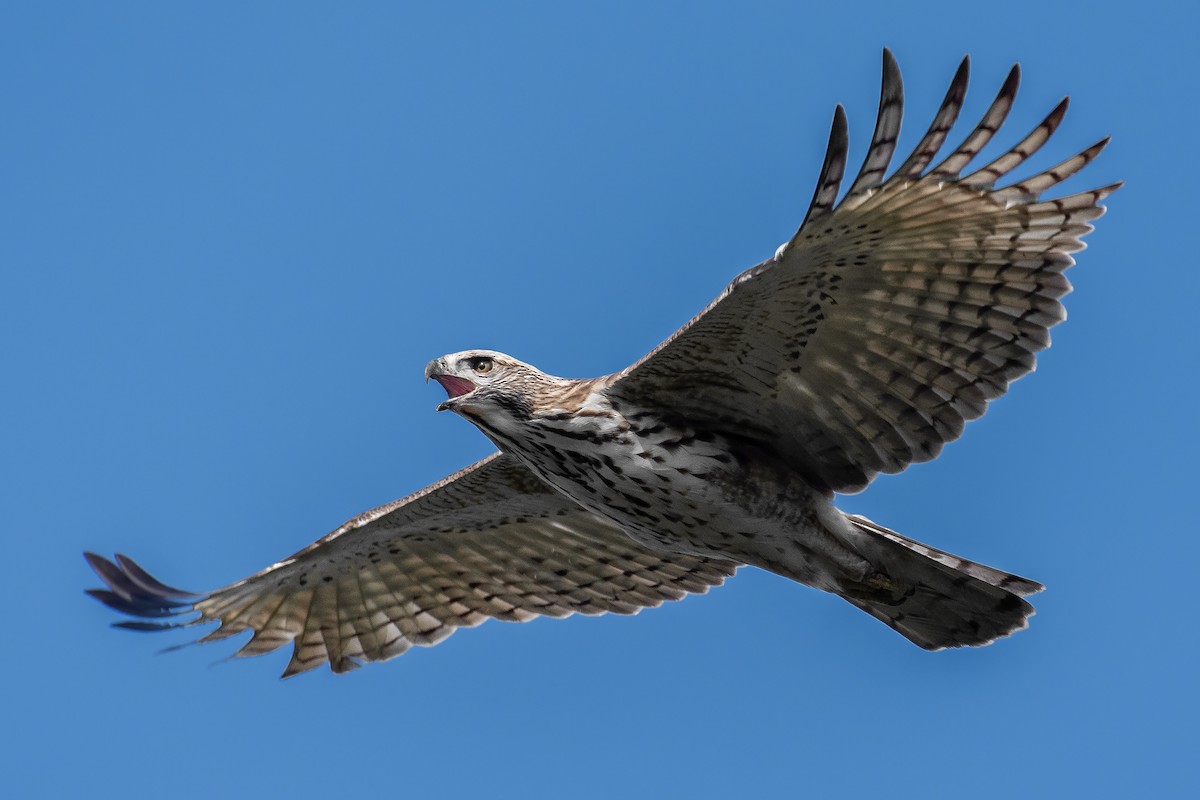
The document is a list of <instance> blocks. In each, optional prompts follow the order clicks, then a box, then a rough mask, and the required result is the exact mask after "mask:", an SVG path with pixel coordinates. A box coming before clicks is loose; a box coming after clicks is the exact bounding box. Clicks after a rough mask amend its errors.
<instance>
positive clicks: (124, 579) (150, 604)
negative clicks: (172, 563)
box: [83, 551, 200, 630]
mask: <svg viewBox="0 0 1200 800" xmlns="http://www.w3.org/2000/svg"><path fill="white" fill-rule="evenodd" d="M83 557H84V558H85V559H86V560H87V562H88V565H89V566H91V568H92V570H93V571H95V573H96V575H97V576H99V578H100V580H102V581H104V583H105V584H106V585H107V587H108V588H107V589H85V590H84V592H85V594H88V595H90V596H91V597H94V598H95V599H96V600H99V601H100V602H101V603H103V604H104V605H106V606H108V607H109V608H112V609H114V610H116V611H120V612H121V613H123V614H129V615H130V616H133V617H143V618H146V617H150V618H153V617H172V616H176V615H178V614H186V613H188V612H189V611H191V610H192V601H193V600H195V599H198V598H199V597H200V595H197V594H194V593H192V592H185V591H182V590H180V589H175V588H174V587H171V586H167V585H166V584H165V583H162V582H161V581H159V580H157V579H155V578H153V577H151V576H150V574H149V573H147V572H146V571H145V570H144V569H142V568H141V567H139V566H138V565H137V564H136V563H135V562H134V561H133V560H132V559H130V558H128V557H127V556H123V555H117V557H116V558H117V561H116V563H114V562H112V561H109V560H108V559H107V558H105V557H104V556H101V555H98V554H96V553H92V552H88V551H85V552H84V554H83ZM117 627H124V628H130V629H132V630H162V629H164V628H168V627H173V625H171V624H163V623H133V622H131V623H117Z"/></svg>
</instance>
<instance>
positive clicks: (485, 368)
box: [471, 358, 494, 375]
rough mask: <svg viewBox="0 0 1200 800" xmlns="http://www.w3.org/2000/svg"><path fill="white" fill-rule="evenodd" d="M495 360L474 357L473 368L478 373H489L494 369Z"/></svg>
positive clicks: (472, 360)
mask: <svg viewBox="0 0 1200 800" xmlns="http://www.w3.org/2000/svg"><path fill="white" fill-rule="evenodd" d="M493 366H494V362H493V361H492V360H491V359H490V358H472V359H471V369H472V370H473V371H474V372H475V374H476V375H487V374H488V373H489V372H491V371H492V367H493Z"/></svg>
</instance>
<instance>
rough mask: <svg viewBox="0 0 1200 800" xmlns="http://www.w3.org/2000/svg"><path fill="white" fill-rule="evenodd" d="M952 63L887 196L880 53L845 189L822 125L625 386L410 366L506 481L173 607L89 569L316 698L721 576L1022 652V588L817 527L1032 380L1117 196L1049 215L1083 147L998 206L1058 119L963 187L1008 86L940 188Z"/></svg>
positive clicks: (835, 146)
mask: <svg viewBox="0 0 1200 800" xmlns="http://www.w3.org/2000/svg"><path fill="white" fill-rule="evenodd" d="M967 71H968V70H967V62H966V60H964V61H963V64H962V66H960V68H959V70H958V72H957V74H956V75H955V77H954V80H953V81H952V83H951V86H950V89H949V90H948V91H947V93H946V96H945V99H944V101H943V103H942V106H941V108H940V109H939V111H938V112H937V114H936V115H935V118H934V120H933V123H932V124H931V125H930V127H929V129H928V131H927V132H926V134H925V135H924V137H923V138H922V139H921V141H920V142H919V143H918V145H917V147H916V149H915V150H914V152H913V153H912V154H911V155H910V156H909V157H908V158H907V159H906V160H905V161H904V163H903V164H902V165H901V166H900V167H899V168H898V169H897V170H896V171H895V172H893V173H892V174H891V176H890V177H887V168H888V164H889V162H890V161H891V157H892V155H893V151H894V150H895V145H896V139H897V135H898V133H899V127H900V119H901V115H902V106H903V92H902V90H901V83H900V74H899V70H898V69H897V67H896V64H895V61H894V59H893V58H892V56H891V54H890V53H889V52H887V51H885V52H884V70H883V91H882V96H881V99H880V107H879V117H878V121H877V123H876V127H875V134H874V136H873V138H872V142H871V145H870V148H869V150H868V153H867V156H866V159H865V161H864V163H863V166H862V168H861V170H860V171H859V173H858V175H857V177H855V179H854V180H853V182H852V183H851V186H850V189H849V190H848V192H847V194H846V196H845V197H843V198H842V199H841V201H840V202H837V197H838V190H839V187H840V184H841V181H842V177H843V174H844V172H845V166H846V149H847V135H846V121H845V114H844V113H843V112H842V109H841V107H840V106H839V107H838V109H837V111H836V113H835V115H834V123H833V130H832V133H831V135H830V141H829V150H828V153H827V155H826V157H825V162H824V165H823V167H822V170H821V174H820V177H819V179H818V182H817V189H816V192H815V194H814V197H813V201H812V204H811V206H810V209H809V211H808V213H807V214H806V216H805V218H804V223H803V224H802V225H801V227H800V229H799V230H798V231H797V233H796V235H795V236H794V237H793V238H792V239H791V240H790V241H789V242H788V243H786V244H785V245H784V246H782V247H780V248H779V250H778V251H777V252H776V254H775V257H774V258H772V259H770V260H768V261H765V262H763V263H762V264H759V265H758V266H756V267H753V268H751V269H749V270H747V271H746V272H744V273H742V274H741V275H740V276H738V277H737V278H736V279H734V281H733V282H732V283H731V284H730V285H729V287H728V288H727V289H726V290H725V291H724V292H723V293H722V294H721V295H720V296H719V297H718V298H717V299H716V300H714V301H713V303H712V304H711V305H709V307H708V308H706V309H705V310H704V311H703V312H701V313H700V314H699V315H698V316H697V317H695V318H694V319H692V320H691V321H690V322H688V323H687V324H686V325H684V326H683V328H681V329H680V330H679V331H678V332H677V333H675V334H674V335H673V336H672V337H671V338H670V339H668V340H667V341H666V342H664V343H663V344H661V345H660V346H659V347H657V348H655V349H654V350H653V351H652V352H651V353H650V354H649V355H647V356H646V357H645V358H643V359H641V360H640V361H638V362H637V363H635V364H633V365H632V366H630V367H629V368H628V369H626V370H624V371H622V372H620V373H617V374H614V375H608V376H604V377H601V378H595V379H590V380H582V381H578V380H568V379H563V378H556V377H553V376H549V375H545V374H543V373H542V372H540V371H539V370H537V369H536V368H534V367H532V366H529V365H528V364H524V363H522V362H520V361H518V360H516V359H514V358H511V357H509V356H506V355H503V354H501V353H495V352H492V351H486V350H475V351H467V352H464V353H455V354H452V355H449V356H445V357H443V358H440V359H437V360H436V361H433V362H431V363H430V364H429V366H428V367H427V369H426V377H427V378H434V379H436V380H437V381H438V382H439V383H441V384H442V385H443V387H444V388H445V389H446V391H447V394H448V395H449V397H448V399H447V400H446V401H445V402H444V403H442V404H441V405H440V406H439V409H446V410H452V411H454V412H456V413H458V414H460V415H461V416H463V417H464V418H466V419H468V420H469V421H471V422H472V423H474V424H475V425H476V426H477V427H478V428H479V429H480V430H481V431H483V433H484V434H485V435H487V436H488V437H489V438H490V439H491V440H492V441H493V442H494V443H495V444H496V445H497V446H498V447H499V448H500V450H501V451H503V454H500V455H495V456H492V457H490V458H488V459H485V460H484V461H481V462H479V463H478V464H476V465H474V466H472V467H468V468H467V469H465V470H463V471H462V472H459V473H457V474H456V475H452V476H450V477H449V478H447V479H445V480H444V481H441V482H440V483H438V484H435V485H434V486H431V487H429V488H427V489H425V490H423V491H421V492H418V493H417V494H415V495H412V496H410V497H407V498H404V499H403V500H398V501H396V502H395V503H391V504H388V505H386V506H382V507H380V508H377V509H375V510H373V511H370V512H367V513H366V514H363V515H361V516H359V517H357V518H355V519H353V520H351V521H350V522H348V523H346V524H345V525H343V526H342V527H341V528H339V529H338V530H336V531H334V532H333V533H331V534H330V535H329V536H326V537H325V538H323V539H321V540H319V541H318V542H316V543H314V544H313V545H311V546H310V547H308V548H305V549H304V550H302V551H300V552H299V553H297V554H295V555H294V556H292V557H290V558H288V559H285V560H283V561H281V562H279V563H278V564H275V565H272V566H271V567H269V568H267V569H266V570H264V571H262V572H260V573H258V574H257V575H253V576H251V577H249V578H247V579H245V580H243V581H240V582H238V583H235V584H233V585H231V586H228V587H226V588H224V589H219V590H217V591H215V592H211V593H208V594H204V595H193V594H190V593H187V592H183V591H180V590H177V589H173V588H171V587H169V586H166V585H164V584H162V583H160V582H158V581H157V580H155V579H154V578H152V577H150V576H149V575H148V574H147V573H146V572H145V571H144V570H142V569H141V568H140V567H138V566H137V565H136V564H135V563H134V562H132V561H131V560H129V559H127V558H125V557H122V556H118V557H117V561H116V562H115V563H114V562H110V561H108V560H106V559H103V558H101V557H99V556H95V555H91V554H89V555H88V558H89V561H90V562H91V563H92V565H93V567H94V568H95V569H96V571H97V573H98V574H99V575H100V576H101V578H103V579H104V581H105V582H106V583H107V584H108V587H109V588H108V589H104V590H93V591H92V594H94V595H95V596H96V597H97V598H98V599H100V600H102V601H103V602H105V603H108V604H109V605H111V606H113V607H114V608H117V609H118V610H121V611H124V612H127V613H129V614H131V615H134V616H140V617H147V618H155V617H173V616H175V615H177V614H183V613H187V612H197V616H196V617H195V618H192V619H190V620H187V621H184V622H175V621H167V622H161V623H159V622H126V623H119V624H121V625H123V626H124V627H131V628H137V629H141V630H146V629H160V628H170V627H178V626H180V625H193V624H198V623H204V622H219V623H220V627H219V628H217V630H215V631H213V632H212V633H210V634H208V635H207V636H205V637H204V638H203V639H202V641H211V640H213V639H219V638H224V637H226V636H230V635H233V634H236V633H239V632H242V631H247V630H249V631H252V636H251V639H250V641H249V642H248V643H247V644H246V645H245V646H243V648H242V649H241V650H240V651H238V655H257V654H259V653H264V652H268V651H271V650H274V649H276V648H278V647H281V646H282V645H284V644H287V643H289V642H290V643H292V645H293V656H292V660H291V662H290V663H289V664H288V667H287V670H286V672H285V675H290V674H294V673H297V672H302V671H305V670H308V669H312V668H313V667H316V666H318V665H320V664H322V663H326V662H328V663H329V664H330V666H331V668H332V669H333V670H334V671H336V672H341V671H344V670H347V669H350V668H352V667H354V666H357V665H358V664H359V663H361V662H363V661H379V660H385V659H388V658H392V657H394V656H396V655H399V654H401V653H403V652H404V651H405V650H407V649H408V648H409V647H410V646H412V645H414V644H415V645H430V644H435V643H436V642H438V641H440V640H441V639H443V638H445V637H446V636H447V635H449V634H450V633H451V632H453V630H454V629H455V628H457V627H461V626H471V625H475V624H478V623H479V622H481V621H483V620H484V619H487V618H498V619H506V620H524V619H529V618H531V617H533V616H538V615H544V616H556V617H557V616H566V615H568V614H572V613H584V614H598V613H604V612H615V613H633V612H635V611H637V610H639V609H641V608H644V607H649V606H655V605H658V604H660V603H662V602H663V601H664V600H671V599H678V598H680V597H682V596H684V595H685V594H687V593H689V592H703V591H706V590H707V589H708V587H710V586H715V585H718V584H720V583H721V582H722V581H723V580H724V579H725V578H726V577H728V576H729V575H731V574H733V572H734V570H735V569H736V568H737V567H738V566H740V565H753V566H758V567H761V568H764V569H768V570H771V571H772V572H776V573H778V574H781V575H784V576H787V577H789V578H792V579H794V580H797V581H800V582H802V583H805V584H808V585H811V586H815V587H817V588H819V589H823V590H825V591H830V592H834V593H836V594H838V595H840V596H842V597H844V598H845V599H846V600H848V601H849V602H851V603H852V604H854V605H855V606H857V607H859V608H861V609H863V610H864V611H866V612H867V613H869V614H871V615H872V616H874V617H876V618H877V619H879V620H881V621H883V622H884V623H886V624H887V625H889V626H890V627H892V628H894V629H895V630H897V631H898V632H900V633H901V634H903V635H904V636H905V637H907V638H908V639H910V640H911V641H913V642H915V643H916V644H918V645H920V646H921V647H924V648H927V649H931V650H936V649H941V648H944V647H958V646H963V645H981V644H987V643H988V642H991V641H993V640H994V639H996V638H998V637H1002V636H1006V635H1008V634H1010V633H1012V632H1013V631H1015V630H1019V629H1020V628H1023V627H1024V626H1025V625H1026V622H1027V619H1028V617H1029V616H1030V615H1032V613H1033V609H1032V607H1031V606H1030V605H1029V603H1028V602H1026V601H1025V600H1024V599H1022V597H1023V596H1024V595H1027V594H1030V593H1033V592H1037V591H1039V590H1040V589H1041V588H1042V587H1041V586H1040V584H1037V583H1035V582H1033V581H1029V580H1026V579H1024V578H1020V577H1017V576H1015V575H1010V574H1008V573H1005V572H1001V571H1000V570H996V569H993V568H990V567H985V566H983V565H980V564H976V563H974V562H971V561H967V560H965V559H961V558H958V557H957V556H952V555H949V554H947V553H943V552H941V551H939V550H935V549H933V548H930V547H928V546H925V545H922V544H920V543H918V542H915V541H913V540H911V539H908V538H906V537H904V536H901V535H900V534H898V533H896V532H894V531H890V530H888V529H887V528H883V527H881V526H879V525H876V524H875V523H873V522H871V521H870V520H867V519H864V518H862V517H857V516H852V515H846V514H843V513H842V512H841V511H839V510H838V509H837V508H835V507H834V506H833V504H832V497H833V495H834V493H835V492H854V491H859V490H861V489H863V488H865V487H866V486H867V484H868V483H870V481H871V479H872V478H873V477H874V476H875V475H876V474H878V473H880V472H898V471H900V470H902V469H904V468H905V467H906V466H908V465H909V464H911V463H915V462H919V461H927V460H929V459H931V458H934V457H935V456H936V455H937V454H938V453H939V452H940V451H941V448H942V446H943V445H944V444H945V443H946V442H949V441H952V440H954V439H956V438H958V436H959V435H961V433H962V431H963V427H964V425H965V423H966V422H967V421H969V420H972V419H975V418H977V417H979V416H980V415H982V414H983V413H984V411H985V410H986V408H987V404H988V402H989V401H991V400H993V399H995V398H996V397H998V396H1000V395H1001V394H1003V393H1004V392H1005V391H1007V388H1008V385H1009V384H1010V383H1011V382H1012V381H1014V380H1016V379H1017V378H1019V377H1021V376H1022V375H1024V374H1026V373H1028V372H1030V371H1031V370H1032V369H1033V367H1034V356H1035V354H1036V353H1037V352H1038V351H1040V350H1042V349H1043V348H1045V347H1047V346H1048V345H1049V341H1050V340H1049V335H1048V333H1047V331H1048V329H1049V328H1050V327H1051V326H1053V325H1055V324H1057V323H1058V322H1060V321H1061V320H1062V319H1063V318H1064V316H1065V315H1064V312H1063V308H1062V305H1061V303H1060V302H1059V301H1060V299H1061V298H1062V297H1063V296H1064V295H1065V294H1066V293H1067V292H1068V291H1070V284H1069V283H1068V282H1067V280H1066V278H1065V277H1064V276H1063V272H1064V270H1065V269H1066V268H1067V267H1069V266H1071V265H1072V264H1073V263H1074V262H1073V260H1072V258H1071V256H1070V255H1069V254H1070V253H1071V252H1073V251H1075V250H1078V249H1080V248H1082V246H1083V245H1082V243H1081V237H1082V236H1083V235H1085V234H1086V233H1088V232H1089V231H1091V230H1092V228H1091V226H1090V224H1088V223H1089V222H1090V221H1091V220H1093V219H1095V218H1096V217H1099V216H1100V215H1101V214H1102V213H1103V211H1104V208H1103V206H1101V205H1100V201H1101V200H1102V199H1103V198H1104V197H1105V196H1106V195H1108V194H1109V193H1111V192H1112V191H1114V190H1115V189H1116V188H1117V187H1118V186H1119V184H1113V185H1110V186H1106V187H1103V188H1100V189H1096V190H1093V191H1089V192H1082V193H1078V194H1074V195H1070V196H1067V197H1063V198H1060V199H1056V200H1047V201H1042V200H1040V199H1039V198H1040V195H1041V193H1042V192H1044V191H1046V190H1047V189H1049V188H1051V187H1052V186H1054V185H1056V184H1057V183H1059V182H1060V181H1062V180H1064V179H1066V178H1067V177H1069V176H1070V175H1072V174H1074V173H1075V172H1078V171H1079V170H1080V169H1082V168H1083V167H1084V166H1086V165H1087V164H1088V163H1089V162H1090V161H1091V160H1092V159H1093V158H1094V157H1095V156H1096V155H1097V154H1098V153H1099V152H1100V150H1101V149H1102V148H1103V146H1104V144H1105V142H1104V141H1101V142H1100V143H1098V144H1096V145H1094V146H1093V147H1090V148H1088V149H1087V150H1084V151H1083V152H1082V153H1080V154H1078V155H1076V156H1074V157H1073V158H1070V159H1068V160H1066V161H1064V162H1063V163H1061V164H1059V165H1058V166H1057V167H1055V168H1053V169H1051V170H1047V171H1045V172H1042V173H1039V174H1037V175H1035V176H1033V177H1030V178H1027V179H1025V180H1023V181H1020V182H1017V183H1014V184H1012V185H1009V186H1005V187H1001V188H996V186H995V184H996V183H997V182H998V181H999V180H1001V179H1003V178H1004V176H1005V175H1007V174H1008V173H1009V172H1010V171H1011V170H1013V169H1014V168H1016V167H1017V166H1019V165H1020V164H1022V163H1023V162H1024V161H1025V160H1026V159H1027V158H1028V157H1029V156H1030V155H1032V154H1033V153H1034V152H1035V151H1036V150H1037V149H1038V148H1040V147H1041V146H1042V145H1043V144H1044V143H1045V142H1046V141H1047V140H1048V139H1049V138H1050V136H1051V135H1052V134H1053V133H1054V130H1055V129H1056V128H1057V127H1058V125H1059V123H1060V122H1061V120H1062V117H1063V114H1064V112H1065V110H1066V102H1065V101H1064V102H1063V103H1060V104H1059V105H1058V106H1057V107H1056V108H1055V109H1054V110H1053V111H1052V112H1051V113H1050V115H1049V116H1048V117H1047V118H1046V119H1045V121H1044V122H1042V123H1041V124H1040V125H1038V126H1037V127H1036V128H1035V129H1034V130H1033V131H1032V132H1030V133H1029V134H1028V135H1027V136H1026V137H1024V139H1022V140H1021V141H1020V142H1019V143H1018V144H1017V145H1016V146H1015V147H1013V148H1012V149H1011V150H1009V151H1008V152H1006V153H1005V154H1003V155H1001V156H1000V157H999V158H997V159H995V160H993V161H992V162H991V163H990V164H987V165H985V166H983V167H981V168H979V169H976V170H974V171H973V172H970V173H969V174H967V175H965V176H964V175H962V173H963V171H964V170H965V169H966V167H967V166H968V164H969V163H970V162H971V161H972V159H973V158H974V157H975V155H976V154H977V153H978V152H979V150H980V149H981V148H982V147H983V146H984V145H986V144H987V142H988V141H989V140H990V139H991V137H992V136H993V135H994V134H995V133H996V131H997V130H998V129H999V127H1000V126H1001V125H1002V123H1003V122H1004V119H1005V117H1006V116H1007V114H1008V111H1009V109H1010V108H1011V106H1012V103H1013V99H1014V96H1015V93H1016V88H1017V82H1018V72H1017V69H1016V68H1015V67H1014V69H1013V71H1012V72H1011V73H1010V74H1009V77H1008V79H1007V80H1006V81H1005V83H1004V85H1003V87H1002V88H1001V90H1000V92H999V94H998V95H997V97H996V99H995V101H994V102H993V103H992V105H991V107H990V108H989V109H988V111H987V112H986V113H985V115H984V118H983V119H982V120H981V121H980V123H979V124H978V125H977V126H976V127H975V129H974V130H973V131H972V132H971V133H970V134H969V135H968V136H967V138H966V139H965V140H964V141H963V143H962V144H961V145H960V146H959V147H957V148H956V149H955V150H953V151H952V152H951V153H950V154H949V155H948V156H947V157H946V158H944V159H943V160H942V161H941V162H940V163H938V164H936V165H934V166H932V167H931V166H930V165H931V164H933V163H934V160H935V158H936V155H937V153H938V151H939V150H940V149H941V146H942V144H943V143H944V140H945V138H946V135H947V133H948V132H949V130H950V128H951V127H952V126H953V124H954V122H955V120H956V119H957V116H958V113H959V110H960V108H961V106H962V102H963V98H964V96H965V93H966V84H967Z"/></svg>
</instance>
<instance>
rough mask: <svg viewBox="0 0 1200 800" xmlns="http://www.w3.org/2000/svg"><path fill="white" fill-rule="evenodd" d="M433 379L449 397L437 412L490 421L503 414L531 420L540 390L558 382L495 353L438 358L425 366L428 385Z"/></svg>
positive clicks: (462, 354)
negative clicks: (490, 418)
mask: <svg viewBox="0 0 1200 800" xmlns="http://www.w3.org/2000/svg"><path fill="white" fill-rule="evenodd" d="M430 378H433V379H434V380H435V381H437V382H438V383H440V384H441V385H442V388H443V389H445V390H446V394H447V395H448V397H447V399H446V400H445V402H443V403H441V404H439V405H438V411H454V412H456V413H459V414H462V415H464V416H466V417H468V418H471V417H476V418H477V417H484V418H488V417H492V416H494V415H496V414H498V413H499V412H501V411H504V412H507V415H508V416H513V417H517V418H518V419H528V418H529V415H530V413H531V412H532V409H533V396H534V393H535V392H536V391H537V390H538V389H540V388H542V387H544V386H546V385H547V384H549V383H552V382H554V381H556V380H558V379H556V378H551V377H550V376H549V375H545V374H543V373H542V372H541V371H540V370H538V369H537V368H536V367H531V366H530V365H528V364H526V363H524V362H522V361H518V360H517V359H515V358H513V357H512V356H506V355H505V354H504V353H497V352H496V351H494V350H464V351H462V352H461V353H451V354H450V355H447V356H442V357H441V358H435V359H434V360H433V361H430V362H429V363H428V364H426V365H425V380H426V382H428V381H429V379H430Z"/></svg>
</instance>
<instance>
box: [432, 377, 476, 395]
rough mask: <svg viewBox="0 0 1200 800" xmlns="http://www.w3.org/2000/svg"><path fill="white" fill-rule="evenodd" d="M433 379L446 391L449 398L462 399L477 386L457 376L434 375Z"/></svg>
mask: <svg viewBox="0 0 1200 800" xmlns="http://www.w3.org/2000/svg"><path fill="white" fill-rule="evenodd" d="M432 377H433V379H434V380H435V381H437V382H438V383H440V384H441V385H442V388H443V389H445V390H446V396H447V397H461V396H462V395H464V394H466V393H467V392H472V391H474V390H475V384H473V383H471V382H470V381H469V380H467V379H466V378H460V377H458V376H457V375H433V376H432Z"/></svg>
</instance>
